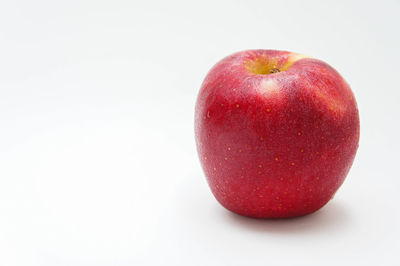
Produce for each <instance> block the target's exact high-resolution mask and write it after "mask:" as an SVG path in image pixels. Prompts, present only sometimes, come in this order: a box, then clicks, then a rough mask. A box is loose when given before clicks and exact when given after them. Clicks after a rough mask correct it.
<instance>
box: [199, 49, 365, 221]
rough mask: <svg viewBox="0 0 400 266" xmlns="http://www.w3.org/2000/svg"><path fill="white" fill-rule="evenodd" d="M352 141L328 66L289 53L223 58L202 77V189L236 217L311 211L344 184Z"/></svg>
mask: <svg viewBox="0 0 400 266" xmlns="http://www.w3.org/2000/svg"><path fill="white" fill-rule="evenodd" d="M277 69H278V70H280V72H278V73H273V72H275V70H277ZM359 135H360V122H359V114H358V109H357V103H356V101H355V98H354V95H353V93H352V91H351V89H350V87H349V85H348V84H347V83H346V81H345V80H344V79H343V78H342V77H341V76H340V75H339V73H338V72H337V71H336V70H334V69H333V68H332V67H331V66H329V65H328V64H326V63H324V62H322V61H320V60H317V59H313V58H308V57H305V56H302V55H300V54H296V53H291V52H286V51H276V50H248V51H242V52H238V53H235V54H233V55H230V56H228V57H226V58H224V59H223V60H221V61H220V62H218V63H217V64H216V65H215V66H214V67H213V68H212V69H211V70H210V72H209V73H208V74H207V76H206V78H205V80H204V82H203V84H202V86H201V89H200V92H199V95H198V98H197V102H196V110H195V137H196V144H197V151H198V154H199V158H200V162H201V165H202V168H203V170H204V173H205V175H206V177H207V182H208V184H209V186H210V188H211V191H212V193H213V194H214V196H215V198H216V199H217V200H218V202H220V203H221V204H222V205H223V206H224V207H225V208H226V209H228V210H230V211H232V212H234V213H237V214H240V215H244V216H249V217H254V218H288V217H295V216H302V215H306V214H309V213H312V212H315V211H316V210H318V209H320V208H321V207H322V206H324V205H325V204H326V203H327V202H328V201H329V200H330V199H331V198H332V197H333V196H334V194H335V192H336V191H337V190H338V188H339V187H340V186H341V185H342V183H343V182H344V180H345V178H346V175H347V173H348V172H349V170H350V167H351V165H352V163H353V160H354V157H355V154H356V151H357V148H358V141H359Z"/></svg>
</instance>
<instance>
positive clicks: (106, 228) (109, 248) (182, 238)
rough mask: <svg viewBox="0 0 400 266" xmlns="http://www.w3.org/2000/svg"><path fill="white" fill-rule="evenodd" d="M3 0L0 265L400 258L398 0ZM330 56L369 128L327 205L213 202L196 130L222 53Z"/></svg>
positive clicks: (385, 261) (395, 261) (391, 261)
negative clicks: (255, 208) (289, 210)
mask: <svg viewBox="0 0 400 266" xmlns="http://www.w3.org/2000/svg"><path fill="white" fill-rule="evenodd" d="M145 2H146V1H137V2H135V1H98V0H96V1H94V0H93V1H81V0H79V1H78V0H75V1H50V0H48V1H43V0H39V1H28V0H26V1H22V0H20V1H2V2H1V3H0V38H1V39H0V40H1V41H0V265H2V266H11V265H23V266H33V265H37V266H39V265H40V266H54V265H57V266H63V265H74V266H78V265H96V266H98V265H219V266H220V265H229V266H233V265H399V264H400V258H399V253H398V249H399V246H400V241H399V238H400V229H399V224H400V215H399V209H400V208H399V205H398V204H399V202H400V193H399V186H400V181H399V178H400V174H399V169H398V166H399V149H400V141H399V139H400V138H399V136H400V127H399V122H400V121H399V116H400V112H399V109H398V106H399V104H398V101H399V97H400V92H399V91H400V88H399V82H398V79H399V69H400V52H399V47H400V35H399V34H398V27H399V25H400V19H399V18H400V17H399V13H400V3H399V2H398V1H359V2H347V1H342V2H340V1H331V2H330V3H329V4H328V3H327V2H325V1H290V2H288V1H281V0H279V1H269V2H268V1H261V0H260V1H243V2H239V1H223V2H217V1H196V2H192V3H190V2H188V1H181V2H177V1H159V2H146V3H145ZM251 48H270V49H281V50H290V51H295V52H300V53H304V54H308V55H311V56H314V57H317V58H320V59H322V60H325V61H326V62H328V63H329V64H331V65H332V66H334V67H335V68H336V69H337V70H338V71H339V72H340V73H341V74H342V75H343V76H344V77H345V79H346V80H347V81H348V82H349V83H350V84H351V86H352V88H353V90H354V93H355V95H356V98H357V101H358V105H359V109H360V115H361V142H360V148H359V151H358V154H357V158H356V160H355V163H354V165H353V168H352V170H351V172H350V174H349V176H348V179H347V180H346V182H345V184H344V185H343V186H342V188H341V189H340V190H339V192H338V193H337V194H336V197H335V199H334V200H333V201H331V202H330V203H329V204H328V205H327V206H326V207H325V208H324V209H322V210H321V211H319V212H317V213H315V214H314V215H310V216H307V217H304V218H300V219H294V220H286V221H259V220H252V219H247V218H242V217H239V216H236V215H233V214H231V213H229V212H228V211H225V210H224V209H223V208H222V207H221V206H219V205H218V203H217V202H216V201H215V200H214V198H213V197H212V195H211V192H210V190H209V188H208V186H207V184H206V182H205V178H204V175H203V173H202V171H201V168H200V165H199V162H198V159H197V154H196V150H195V144H194V136H193V111H194V102H195V98H196V95H197V92H198V89H199V87H200V84H201V82H202V79H203V78H204V76H205V75H206V73H207V71H208V70H209V69H210V68H211V66H212V65H213V64H214V63H216V62H217V61H218V60H220V59H221V58H222V57H224V56H226V55H228V54H230V53H232V52H235V51H239V50H243V49H251Z"/></svg>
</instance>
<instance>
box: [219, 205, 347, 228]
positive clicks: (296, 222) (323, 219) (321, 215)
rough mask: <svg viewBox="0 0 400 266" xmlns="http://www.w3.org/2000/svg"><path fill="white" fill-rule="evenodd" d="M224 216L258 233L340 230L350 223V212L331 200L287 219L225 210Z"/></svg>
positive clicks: (234, 223) (233, 222) (235, 223)
mask: <svg viewBox="0 0 400 266" xmlns="http://www.w3.org/2000/svg"><path fill="white" fill-rule="evenodd" d="M226 216H227V217H226V218H227V220H228V221H229V222H231V223H232V224H233V225H236V226H238V227H241V228H244V229H246V230H251V231H255V232H258V233H269V234H270V233H273V234H308V233H311V232H313V233H315V232H326V231H330V232H333V231H336V230H341V229H344V228H345V227H346V225H348V224H349V223H350V214H349V212H348V209H346V207H345V206H344V205H343V204H342V203H340V202H338V201H332V202H329V203H328V204H327V205H325V206H324V207H323V208H321V209H320V210H318V211H316V212H314V213H312V214H309V215H305V216H300V217H295V218H289V219H254V218H249V217H244V216H241V215H238V214H235V213H232V212H229V211H227V212H226Z"/></svg>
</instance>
